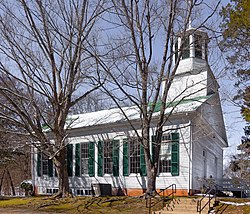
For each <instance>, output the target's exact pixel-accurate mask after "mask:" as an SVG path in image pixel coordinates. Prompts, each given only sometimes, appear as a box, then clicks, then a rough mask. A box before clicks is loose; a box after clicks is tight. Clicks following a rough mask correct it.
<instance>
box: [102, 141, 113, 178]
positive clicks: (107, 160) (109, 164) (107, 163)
mask: <svg viewBox="0 0 250 214" xmlns="http://www.w3.org/2000/svg"><path fill="white" fill-rule="evenodd" d="M112 151H113V146H112V142H111V141H109V140H107V141H104V148H103V164H104V174H112V172H113V161H112Z"/></svg>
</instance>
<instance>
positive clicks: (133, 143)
mask: <svg viewBox="0 0 250 214" xmlns="http://www.w3.org/2000/svg"><path fill="white" fill-rule="evenodd" d="M129 160H130V173H140V143H139V141H138V140H137V139H136V138H134V139H130V141H129Z"/></svg>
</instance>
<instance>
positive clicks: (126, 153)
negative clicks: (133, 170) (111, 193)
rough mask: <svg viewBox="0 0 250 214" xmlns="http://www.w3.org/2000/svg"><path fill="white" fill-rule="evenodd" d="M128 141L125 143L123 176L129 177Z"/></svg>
mask: <svg viewBox="0 0 250 214" xmlns="http://www.w3.org/2000/svg"><path fill="white" fill-rule="evenodd" d="M128 152H129V150H128V140H124V141H123V176H128V175H129V165H128V164H129V160H128V157H129V155H128Z"/></svg>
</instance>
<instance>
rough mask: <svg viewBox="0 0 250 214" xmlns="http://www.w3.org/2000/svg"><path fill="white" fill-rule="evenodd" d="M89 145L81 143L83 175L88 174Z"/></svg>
mask: <svg viewBox="0 0 250 214" xmlns="http://www.w3.org/2000/svg"><path fill="white" fill-rule="evenodd" d="M88 161H89V143H87V142H85V143H81V175H86V174H88Z"/></svg>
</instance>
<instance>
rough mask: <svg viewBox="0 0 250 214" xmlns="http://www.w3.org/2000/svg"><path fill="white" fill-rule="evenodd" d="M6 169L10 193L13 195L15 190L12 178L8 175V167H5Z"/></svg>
mask: <svg viewBox="0 0 250 214" xmlns="http://www.w3.org/2000/svg"><path fill="white" fill-rule="evenodd" d="M6 171H7V175H8V177H9V181H10V187H11V190H12V195H13V196H15V195H16V192H15V187H14V184H13V180H12V178H11V175H10V171H9V169H8V168H7V169H6Z"/></svg>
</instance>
